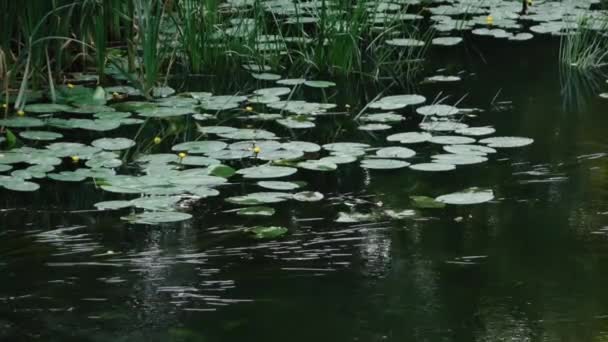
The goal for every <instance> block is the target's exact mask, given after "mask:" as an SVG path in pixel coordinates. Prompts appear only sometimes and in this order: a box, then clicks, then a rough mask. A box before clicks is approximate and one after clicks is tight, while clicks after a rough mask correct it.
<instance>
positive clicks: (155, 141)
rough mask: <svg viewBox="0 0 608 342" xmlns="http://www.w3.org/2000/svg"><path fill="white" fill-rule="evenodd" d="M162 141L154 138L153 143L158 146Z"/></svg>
mask: <svg viewBox="0 0 608 342" xmlns="http://www.w3.org/2000/svg"><path fill="white" fill-rule="evenodd" d="M162 141H163V139H161V138H160V137H156V138H154V143H155V144H156V145H158V144H160V143H161V142H162Z"/></svg>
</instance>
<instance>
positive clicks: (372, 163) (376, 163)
mask: <svg viewBox="0 0 608 342" xmlns="http://www.w3.org/2000/svg"><path fill="white" fill-rule="evenodd" d="M409 165H410V163H408V162H406V161H403V160H396V159H380V158H377V159H376V158H373V159H363V160H362V161H361V167H362V168H364V169H374V170H392V169H400V168H403V167H407V166H409Z"/></svg>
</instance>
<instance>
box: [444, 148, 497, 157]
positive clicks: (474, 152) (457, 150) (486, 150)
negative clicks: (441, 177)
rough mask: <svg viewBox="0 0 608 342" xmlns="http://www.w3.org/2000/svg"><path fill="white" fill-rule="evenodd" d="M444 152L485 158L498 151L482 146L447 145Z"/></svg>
mask: <svg viewBox="0 0 608 342" xmlns="http://www.w3.org/2000/svg"><path fill="white" fill-rule="evenodd" d="M443 149H444V151H446V152H449V153H454V154H472V155H477V156H485V155H487V154H490V153H496V150H495V149H493V148H491V147H487V146H481V145H446V146H443Z"/></svg>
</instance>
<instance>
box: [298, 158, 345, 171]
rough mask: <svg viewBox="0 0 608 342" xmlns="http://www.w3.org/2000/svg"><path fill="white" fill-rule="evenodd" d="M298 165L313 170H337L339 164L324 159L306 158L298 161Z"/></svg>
mask: <svg viewBox="0 0 608 342" xmlns="http://www.w3.org/2000/svg"><path fill="white" fill-rule="evenodd" d="M298 167H300V168H303V169H306V170H312V171H323V172H328V171H335V170H336V169H337V168H338V165H336V164H334V163H331V162H328V161H323V160H306V161H303V162H299V163H298Z"/></svg>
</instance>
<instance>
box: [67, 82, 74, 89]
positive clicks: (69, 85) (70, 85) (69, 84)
mask: <svg viewBox="0 0 608 342" xmlns="http://www.w3.org/2000/svg"><path fill="white" fill-rule="evenodd" d="M68 88H69V89H74V88H76V86H75V85H73V84H72V83H68Z"/></svg>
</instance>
